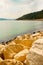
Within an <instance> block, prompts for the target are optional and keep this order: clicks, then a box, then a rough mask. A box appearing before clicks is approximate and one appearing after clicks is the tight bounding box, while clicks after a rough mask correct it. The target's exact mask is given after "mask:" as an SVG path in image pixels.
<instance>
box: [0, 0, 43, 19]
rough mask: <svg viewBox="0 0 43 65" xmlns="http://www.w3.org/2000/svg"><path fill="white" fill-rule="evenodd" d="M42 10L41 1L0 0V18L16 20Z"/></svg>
mask: <svg viewBox="0 0 43 65" xmlns="http://www.w3.org/2000/svg"><path fill="white" fill-rule="evenodd" d="M41 9H43V0H0V17H5V18H18V17H19V16H22V15H24V14H27V13H30V12H34V11H37V10H41Z"/></svg>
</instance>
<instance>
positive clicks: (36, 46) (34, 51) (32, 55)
mask: <svg viewBox="0 0 43 65" xmlns="http://www.w3.org/2000/svg"><path fill="white" fill-rule="evenodd" d="M26 64H27V65H43V39H38V40H36V41H35V42H34V43H33V45H32V47H31V49H30V50H29V53H28V55H27V60H26Z"/></svg>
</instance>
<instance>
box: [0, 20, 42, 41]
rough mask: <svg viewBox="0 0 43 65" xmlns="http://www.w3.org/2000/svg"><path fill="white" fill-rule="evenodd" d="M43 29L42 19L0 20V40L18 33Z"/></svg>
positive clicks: (11, 37) (13, 36) (10, 37)
mask: <svg viewBox="0 0 43 65" xmlns="http://www.w3.org/2000/svg"><path fill="white" fill-rule="evenodd" d="M37 31H43V21H37V20H0V42H4V41H8V40H11V39H13V38H15V37H16V36H18V35H22V34H25V33H33V32H37Z"/></svg>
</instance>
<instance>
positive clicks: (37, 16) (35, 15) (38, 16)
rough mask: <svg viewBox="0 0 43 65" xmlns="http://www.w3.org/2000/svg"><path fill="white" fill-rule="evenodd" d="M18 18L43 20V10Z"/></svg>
mask: <svg viewBox="0 0 43 65" xmlns="http://www.w3.org/2000/svg"><path fill="white" fill-rule="evenodd" d="M16 20H43V10H41V11H37V12H33V13H30V14H26V15H23V16H22V17H19V18H17V19H16Z"/></svg>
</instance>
